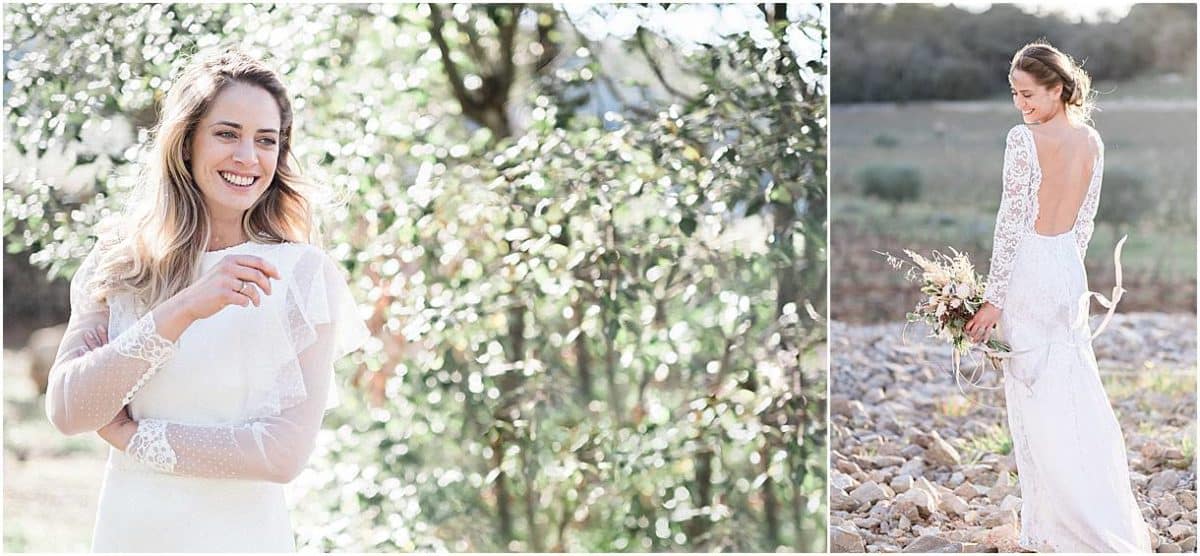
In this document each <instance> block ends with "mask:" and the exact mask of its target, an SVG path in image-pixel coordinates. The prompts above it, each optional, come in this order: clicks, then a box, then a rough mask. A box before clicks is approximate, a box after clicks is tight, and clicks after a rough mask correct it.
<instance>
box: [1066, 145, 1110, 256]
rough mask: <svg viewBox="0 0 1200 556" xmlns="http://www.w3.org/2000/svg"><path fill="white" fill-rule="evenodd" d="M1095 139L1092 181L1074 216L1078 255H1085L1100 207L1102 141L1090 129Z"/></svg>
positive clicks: (1102, 173)
mask: <svg viewBox="0 0 1200 556" xmlns="http://www.w3.org/2000/svg"><path fill="white" fill-rule="evenodd" d="M1092 137H1093V138H1095V140H1096V148H1097V151H1096V164H1095V166H1094V167H1093V169H1092V181H1091V183H1090V184H1089V185H1088V191H1087V195H1086V196H1084V198H1083V205H1081V206H1080V207H1079V215H1078V216H1076V217H1075V225H1074V226H1073V227H1072V229H1073V230H1074V231H1075V241H1076V242H1078V245H1079V257H1080V258H1083V257H1084V256H1085V255H1087V248H1088V243H1089V242H1091V241H1092V231H1093V230H1095V228H1096V223H1095V222H1096V211H1097V210H1099V209H1100V183H1101V181H1103V179H1104V142H1103V141H1101V140H1100V134H1098V133H1096V132H1095V130H1092Z"/></svg>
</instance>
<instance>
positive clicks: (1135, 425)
mask: <svg viewBox="0 0 1200 556" xmlns="http://www.w3.org/2000/svg"><path fill="white" fill-rule="evenodd" d="M1094 324H1095V323H1094ZM903 328H904V326H903V325H902V324H894V325H874V326H852V325H847V324H845V323H839V322H834V323H833V324H832V327H831V330H830V341H831V345H830V351H831V354H832V360H831V365H832V366H831V369H830V393H831V397H830V416H831V423H830V430H831V432H830V434H831V436H832V445H831V449H832V452H831V461H830V476H829V485H830V486H829V488H830V548H831V551H832V552H864V551H866V552H901V551H902V552H1019V551H1021V549H1020V548H1018V546H1017V535H1018V531H1019V529H1018V527H1019V519H1018V512H1019V509H1020V502H1021V492H1020V488H1019V486H1018V485H1017V480H1016V466H1015V464H1014V462H1013V458H1012V453H1011V452H1012V443H1011V441H1010V440H1009V437H1008V429H1007V424H1006V423H1007V421H1006V416H1005V413H1004V410H1003V406H1004V400H1003V393H1002V392H1001V391H997V390H983V389H974V388H968V389H967V390H966V394H967V395H966V396H964V395H963V393H962V392H961V391H960V390H959V387H958V386H956V385H955V383H954V381H953V380H952V377H951V374H950V370H949V348H948V347H947V346H945V345H944V344H941V343H938V342H936V341H933V340H930V339H927V338H925V337H924V335H925V330H924V329H923V328H921V327H919V326H916V325H913V326H911V327H910V328H909V329H908V331H907V333H906V334H905V337H906V341H901V333H902V330H903ZM1094 345H1095V349H1096V355H1097V358H1098V360H1099V361H1100V367H1101V374H1102V375H1103V378H1104V383H1105V389H1106V391H1107V392H1108V395H1109V397H1110V399H1111V401H1112V403H1113V406H1114V409H1115V410H1116V412H1117V415H1118V419H1119V420H1120V422H1121V426H1122V430H1123V432H1124V435H1125V442H1126V446H1127V448H1128V450H1129V463H1130V470H1131V474H1132V477H1131V478H1132V482H1133V485H1134V490H1135V493H1136V496H1137V499H1138V503H1139V505H1140V506H1141V508H1142V514H1143V516H1144V517H1145V518H1146V522H1147V523H1148V524H1149V525H1150V527H1151V529H1152V533H1151V536H1152V542H1153V545H1154V548H1155V549H1156V550H1157V551H1158V552H1181V551H1182V552H1192V551H1195V550H1196V463H1195V457H1194V456H1195V439H1196V423H1195V420H1196V319H1195V317H1194V316H1192V315H1166V314H1160V313H1144V314H1128V315H1121V314H1118V315H1116V316H1115V317H1114V319H1113V322H1112V323H1110V325H1109V328H1108V329H1106V330H1105V331H1104V333H1103V334H1102V335H1101V336H1099V337H1098V338H1096V340H1095V342H1094ZM996 378H997V377H996V376H995V375H990V376H989V377H988V378H987V379H986V380H985V381H984V384H983V385H984V386H995V385H997V384H998V381H997V380H995V379H996Z"/></svg>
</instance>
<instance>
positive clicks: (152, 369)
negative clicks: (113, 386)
mask: <svg viewBox="0 0 1200 556" xmlns="http://www.w3.org/2000/svg"><path fill="white" fill-rule="evenodd" d="M113 348H114V349H116V350H117V353H119V354H121V355H124V356H125V357H129V358H132V359H141V360H142V361H146V362H147V363H149V365H148V366H147V367H146V371H145V372H144V373H142V376H141V378H139V379H138V381H137V384H134V385H133V387H132V388H130V390H129V392H128V393H126V394H125V398H124V399H123V400H122V401H121V405H129V402H131V401H133V395H134V394H136V393H137V391H138V390H140V389H141V388H142V386H144V385H145V384H146V381H148V380H150V378H151V377H153V376H154V373H157V372H158V370H159V369H161V368H163V365H165V364H166V363H167V361H169V360H170V359H171V356H173V355H175V344H174V343H172V342H171V341H170V340H168V339H166V338H163V337H162V336H160V335H159V334H158V325H156V324H155V323H154V312H153V311H148V312H147V313H146V316H144V317H142V318H141V319H138V321H137V323H135V324H134V325H133V326H132V327H130V329H129V331H127V332H126V333H124V334H121V335H120V336H119V337H118V338H117V339H116V340H115V341H114V342H113Z"/></svg>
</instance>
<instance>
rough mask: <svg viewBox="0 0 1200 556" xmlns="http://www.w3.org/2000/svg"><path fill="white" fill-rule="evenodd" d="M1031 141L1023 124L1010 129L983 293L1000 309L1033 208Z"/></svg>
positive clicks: (1005, 148)
mask: <svg viewBox="0 0 1200 556" xmlns="http://www.w3.org/2000/svg"><path fill="white" fill-rule="evenodd" d="M1029 140H1030V138H1029V137H1028V136H1027V135H1026V130H1025V128H1024V126H1016V127H1013V128H1012V129H1011V130H1009V132H1008V138H1007V140H1006V141H1005V147H1004V178H1003V180H1004V192H1003V193H1002V195H1001V197H1000V210H999V211H997V213H996V230H995V232H994V234H993V236H992V261H991V265H990V267H989V269H988V278H987V289H986V290H985V291H984V294H983V298H984V299H985V300H987V301H990V302H991V303H992V305H995V306H996V307H998V308H1001V309H1003V308H1004V299H1005V297H1006V296H1007V294H1008V277H1009V274H1010V273H1011V272H1012V265H1013V258H1014V257H1016V254H1017V245H1018V244H1019V243H1020V241H1021V237H1022V233H1023V232H1024V231H1025V230H1024V227H1025V224H1026V221H1027V220H1028V216H1029V212H1030V211H1031V210H1033V207H1032V205H1031V204H1030V201H1029V195H1028V191H1029V182H1030V179H1031V176H1032V173H1033V170H1034V168H1035V166H1036V164H1035V163H1034V161H1033V160H1031V157H1032V152H1031V149H1030V148H1029V145H1028V143H1027V141H1029Z"/></svg>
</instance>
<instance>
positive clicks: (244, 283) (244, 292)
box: [237, 280, 247, 295]
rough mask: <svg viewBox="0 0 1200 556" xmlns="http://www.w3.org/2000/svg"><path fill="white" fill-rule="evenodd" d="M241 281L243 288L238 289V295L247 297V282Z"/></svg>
mask: <svg viewBox="0 0 1200 556" xmlns="http://www.w3.org/2000/svg"><path fill="white" fill-rule="evenodd" d="M239 281H240V282H241V283H242V287H240V288H238V289H237V292H238V293H240V294H242V295H246V284H247V282H246V281H245V280H239Z"/></svg>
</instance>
